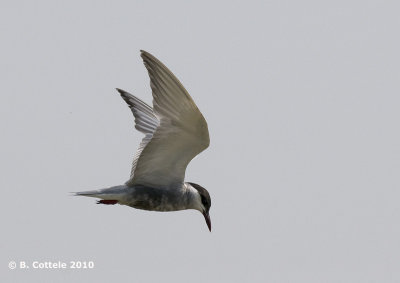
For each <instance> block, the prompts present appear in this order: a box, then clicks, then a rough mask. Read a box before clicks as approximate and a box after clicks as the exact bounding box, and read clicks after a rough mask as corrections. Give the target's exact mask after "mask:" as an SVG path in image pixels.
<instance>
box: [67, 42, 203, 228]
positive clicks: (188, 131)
mask: <svg viewBox="0 0 400 283" xmlns="http://www.w3.org/2000/svg"><path fill="white" fill-rule="evenodd" d="M141 57H142V59H143V62H144V65H145V67H146V68H147V71H148V73H149V76H150V86H151V90H152V94H153V108H152V107H151V106H149V105H148V104H146V103H145V102H143V101H142V100H140V99H139V98H137V97H135V96H134V95H132V94H130V93H128V92H126V91H123V90H121V89H117V90H118V92H119V93H120V95H121V97H122V98H123V99H124V100H125V102H126V103H127V104H128V106H129V108H130V109H131V111H132V113H133V116H134V118H135V128H136V129H137V130H138V131H140V132H142V133H143V134H144V135H145V136H144V138H143V140H142V142H141V143H140V145H139V148H138V150H137V151H136V154H135V156H134V158H133V163H132V170H131V176H130V179H129V180H128V181H127V182H126V183H125V184H124V185H119V186H113V187H110V188H105V189H99V190H93V191H85V192H77V193H75V194H76V195H78V196H87V197H95V198H99V199H100V200H99V201H98V202H97V203H101V204H109V205H112V204H121V205H127V206H131V207H134V208H137V209H144V210H152V211H177V210H184V209H195V210H198V211H200V212H201V213H202V214H203V216H204V218H205V220H206V223H207V226H208V229H209V230H210V231H211V219H210V215H209V211H210V206H211V198H210V194H209V193H208V191H207V190H206V189H205V188H203V187H202V186H200V185H198V184H195V183H190V182H185V181H184V179H185V171H186V167H187V165H188V164H189V162H190V161H191V160H192V159H193V158H194V157H195V156H196V155H198V154H199V153H200V152H202V151H203V150H205V149H206V148H207V147H208V146H209V144H210V138H209V134H208V126H207V122H206V120H205V119H204V117H203V115H202V114H201V112H200V110H199V109H198V108H197V106H196V104H195V103H194V101H193V99H192V98H191V96H190V95H189V93H188V92H187V91H186V89H185V88H184V87H183V85H182V84H181V83H180V82H179V80H178V79H177V78H176V77H175V76H174V74H173V73H172V72H171V71H170V70H169V69H168V68H167V67H166V66H165V65H164V64H163V63H161V62H160V61H159V60H158V59H157V58H155V57H154V56H153V55H151V54H150V53H148V52H146V51H143V50H142V51H141Z"/></svg>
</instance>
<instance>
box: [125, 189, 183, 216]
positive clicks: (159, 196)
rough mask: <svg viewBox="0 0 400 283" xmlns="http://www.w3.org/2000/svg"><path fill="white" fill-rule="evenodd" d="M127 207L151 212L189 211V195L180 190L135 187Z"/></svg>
mask: <svg viewBox="0 0 400 283" xmlns="http://www.w3.org/2000/svg"><path fill="white" fill-rule="evenodd" d="M131 191H132V193H131V194H129V197H128V198H127V200H126V205H128V206H131V207H134V208H137V209H143V210H151V211H176V210H183V209H187V202H188V199H187V196H186V195H187V194H186V193H185V192H184V191H183V190H180V189H165V188H152V187H146V186H135V187H133V188H132V190H131Z"/></svg>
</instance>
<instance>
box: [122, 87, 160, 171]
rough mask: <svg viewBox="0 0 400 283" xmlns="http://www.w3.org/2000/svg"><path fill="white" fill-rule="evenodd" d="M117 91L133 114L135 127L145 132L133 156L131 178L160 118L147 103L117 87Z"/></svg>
mask: <svg viewBox="0 0 400 283" xmlns="http://www.w3.org/2000/svg"><path fill="white" fill-rule="evenodd" d="M117 91H118V92H119V93H120V94H121V97H122V98H123V99H124V100H125V102H126V103H127V104H128V106H129V108H130V109H131V111H132V113H133V116H134V117H135V128H136V129H137V130H138V131H140V132H142V133H144V134H145V137H144V138H143V139H142V142H141V143H140V145H139V148H138V149H137V151H136V153H135V155H134V156H133V162H132V169H131V178H133V174H134V172H135V169H136V164H137V161H138V159H139V156H140V154H141V153H142V151H143V149H144V148H145V147H146V145H147V144H148V143H149V142H150V140H151V138H152V137H153V133H154V132H155V130H156V129H157V127H158V126H159V125H160V120H158V118H157V116H156V115H155V114H154V112H153V108H151V107H150V106H149V105H147V103H145V102H143V101H142V100H140V99H139V98H137V97H135V96H133V95H132V94H130V93H129V92H126V91H124V90H122V89H119V88H117Z"/></svg>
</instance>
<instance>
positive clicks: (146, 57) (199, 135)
mask: <svg viewBox="0 0 400 283" xmlns="http://www.w3.org/2000/svg"><path fill="white" fill-rule="evenodd" d="M141 52H142V53H141V56H142V58H143V61H144V64H145V66H146V68H147V70H148V73H149V76H150V85H151V89H152V94H153V106H154V107H153V111H154V114H155V115H156V117H157V118H158V119H159V121H160V123H159V126H158V127H156V128H155V129H154V128H151V129H152V130H155V131H154V132H152V133H151V136H150V133H147V134H146V135H149V136H148V137H149V138H148V139H147V140H146V142H145V144H143V147H142V144H141V148H140V156H138V158H137V160H136V162H135V168H134V172H133V176H132V178H131V179H130V180H129V181H128V182H127V184H128V185H135V184H141V185H149V186H157V187H173V186H175V185H177V184H180V183H182V182H183V181H184V177H185V171H186V167H187V165H188V164H189V162H190V161H191V160H192V159H193V158H194V157H195V156H196V155H197V154H199V153H200V152H202V151H203V150H204V149H206V148H207V147H208V145H209V143H210V138H209V134H208V126H207V122H206V120H205V119H204V117H203V115H202V114H201V112H200V111H199V109H198V108H197V106H196V104H195V103H194V101H193V99H192V98H191V97H190V95H189V93H188V92H187V91H186V90H185V88H184V87H183V86H182V84H181V83H180V82H179V80H178V79H177V78H176V77H175V76H174V75H173V74H172V72H171V71H170V70H168V68H167V67H166V66H164V64H162V63H161V62H160V61H159V60H157V59H156V58H155V57H154V56H152V55H151V54H149V53H147V52H145V51H141ZM134 114H135V113H134ZM135 118H136V116H135ZM154 121H155V120H154ZM152 125H153V126H155V123H153V124H152ZM145 139H146V137H145ZM145 139H144V140H145ZM142 143H144V142H142Z"/></svg>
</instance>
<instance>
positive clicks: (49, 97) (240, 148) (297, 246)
mask: <svg viewBox="0 0 400 283" xmlns="http://www.w3.org/2000/svg"><path fill="white" fill-rule="evenodd" d="M399 8H400V7H399V4H398V3H397V2H396V1H329V2H327V1H309V0H306V1H201V3H200V2H198V3H193V2H192V1H191V2H190V3H189V1H59V2H55V1H3V2H2V4H1V7H0V11H1V12H0V24H1V31H0V32H1V52H0V61H1V64H0V77H1V81H2V82H1V84H0V90H1V96H0V99H1V101H0V110H1V111H0V115H1V116H0V127H1V128H0V129H1V147H0V156H1V159H0V160H1V161H0V166H1V168H0V169H1V172H2V177H1V178H0V186H1V188H2V200H1V205H0V213H1V215H2V218H1V219H2V229H1V231H2V233H1V241H0V248H1V256H0V259H1V261H0V263H1V266H0V274H1V278H2V279H1V281H2V282H45V281H49V282H95V281H96V282H110V281H115V280H117V281H120V280H123V279H124V280H125V281H126V280H128V281H130V282H141V283H146V282H195V283H196V282H202V283H203V282H229V283H231V282H279V283H280V282H305V283H310V282H316V283H319V282H351V283H354V282H363V283H364V282H399V281H400V268H399V263H400V244H399V243H400V242H399V239H400V228H399V219H400V206H399V198H400V191H399V187H400V181H399V177H398V176H399V169H400V151H399V144H400V134H399V120H400V112H399V103H400V97H399V90H400V87H399V75H400V71H399V65H400V56H399V50H400V41H399V36H398V35H399V27H400V20H399V16H398V11H399ZM140 49H144V50H146V51H149V52H151V53H152V54H154V55H155V56H156V57H158V58H159V59H160V60H161V61H162V62H164V63H165V64H166V65H167V66H168V67H169V68H170V69H171V70H172V71H173V72H174V73H175V74H176V75H177V77H178V78H179V79H180V80H181V81H182V83H183V85H184V86H185V87H186V88H187V90H188V91H189V92H190V94H191V95H192V97H193V99H194V100H195V101H196V103H197V105H198V106H199V108H200V110H201V111H202V113H203V114H204V116H205V118H206V119H207V121H208V125H209V129H210V137H211V145H210V147H209V149H207V150H206V151H205V152H203V153H202V154H201V155H199V156H198V157H197V158H196V159H195V160H193V161H192V163H191V164H190V165H189V167H188V171H187V173H186V180H187V181H193V182H196V183H199V184H201V185H202V186H204V187H206V188H207V189H208V190H209V192H210V194H211V197H212V207H211V211H210V215H211V219H212V223H213V231H212V233H210V232H208V229H207V227H206V224H205V223H204V219H203V217H202V215H201V214H200V213H198V212H196V211H182V212H175V213H156V212H146V211H140V210H135V209H132V208H129V207H124V206H104V205H96V204H95V200H94V199H91V198H83V197H71V196H69V194H68V192H71V191H80V190H87V189H97V188H102V187H107V186H112V185H118V184H122V183H123V182H125V181H126V180H127V179H128V177H129V172H130V163H131V159H132V156H133V154H134V152H135V150H136V148H137V146H138V144H139V142H140V140H141V138H142V134H140V133H139V132H137V131H135V130H134V127H133V125H134V124H133V117H132V114H131V112H130V111H129V109H128V107H127V106H126V105H125V102H124V101H123V100H122V99H121V98H120V97H119V95H118V93H117V92H116V91H115V88H116V87H118V88H122V89H125V90H127V91H129V92H131V93H133V94H134V95H136V96H138V97H140V98H142V99H143V100H145V101H147V102H151V91H150V86H149V79H148V76H147V71H146V70H145V68H144V66H143V64H142V61H141V58H140V56H139V50H140ZM73 260H74V261H93V262H94V263H95V267H94V269H90V270H73V269H67V270H44V269H42V270H35V269H33V268H30V269H29V270H21V269H18V268H17V269H15V270H10V269H9V268H8V264H9V262H10V261H16V262H19V261H26V262H27V263H31V262H33V261H40V262H44V261H64V262H67V263H69V261H73Z"/></svg>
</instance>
